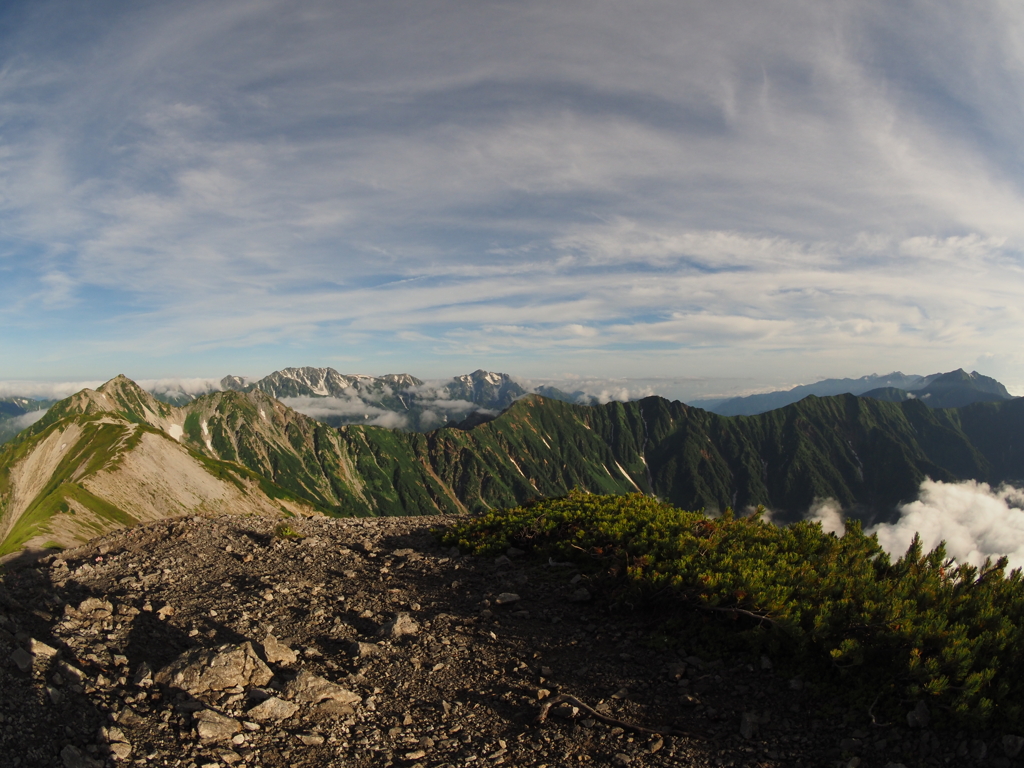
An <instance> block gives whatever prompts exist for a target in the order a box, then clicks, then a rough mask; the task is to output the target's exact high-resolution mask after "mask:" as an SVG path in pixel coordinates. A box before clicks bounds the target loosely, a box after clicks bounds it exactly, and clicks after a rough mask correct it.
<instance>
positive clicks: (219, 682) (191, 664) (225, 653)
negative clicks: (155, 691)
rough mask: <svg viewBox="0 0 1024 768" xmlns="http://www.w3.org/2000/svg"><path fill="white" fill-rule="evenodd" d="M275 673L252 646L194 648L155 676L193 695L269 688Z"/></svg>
mask: <svg viewBox="0 0 1024 768" xmlns="http://www.w3.org/2000/svg"><path fill="white" fill-rule="evenodd" d="M273 676H274V673H273V672H271V671H270V667H268V666H267V665H266V664H264V663H263V661H262V659H260V657H259V656H257V655H256V651H255V650H253V647H252V643H250V642H245V643H242V644H241V645H221V646H219V647H217V648H193V649H191V650H189V651H186V652H185V653H183V654H181V656H179V657H178V658H177V659H175V660H174V661H172V662H171V663H170V664H168V665H167V666H166V667H164V668H163V669H161V670H160V671H159V672H157V673H156V675H155V677H154V679H155V680H156V682H157V683H160V684H161V685H169V686H174V687H175V688H181V689H182V690H184V691H188V692H189V693H191V694H192V695H193V696H195V695H198V694H201V693H207V692H209V691H223V690H226V689H228V688H235V687H237V686H241V687H243V688H244V687H247V686H251V685H266V684H267V683H269V682H270V679H271V678H272V677H273Z"/></svg>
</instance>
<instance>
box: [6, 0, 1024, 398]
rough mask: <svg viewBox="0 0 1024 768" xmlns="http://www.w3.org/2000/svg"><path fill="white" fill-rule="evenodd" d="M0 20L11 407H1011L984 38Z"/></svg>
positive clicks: (997, 167) (594, 26) (761, 26)
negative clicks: (327, 393) (339, 377)
mask: <svg viewBox="0 0 1024 768" xmlns="http://www.w3.org/2000/svg"><path fill="white" fill-rule="evenodd" d="M13 8H14V10H13V11H12V12H11V13H10V15H9V17H8V21H9V23H6V24H5V25H4V31H3V32H2V33H0V40H2V42H3V47H2V50H4V52H5V53H4V54H3V55H2V56H0V115H2V117H0V278H2V279H0V317H2V318H3V320H4V323H5V327H7V328H11V329H14V331H15V332H12V333H11V334H10V336H9V337H7V338H3V339H0V354H2V355H3V358H4V359H5V361H7V363H8V365H10V366H12V369H14V370H15V371H16V372H17V374H18V375H21V376H29V377H40V376H42V375H44V374H45V375H51V376H52V375H53V374H54V372H56V371H58V370H59V368H60V366H61V365H64V366H65V367H67V368H70V370H68V371H67V372H66V373H65V374H64V375H65V376H74V375H81V376H83V377H95V378H103V377H107V376H108V375H111V372H112V371H115V370H121V369H132V370H133V371H134V372H135V375H137V376H138V375H141V377H143V378H145V377H150V378H154V377H158V376H160V375H162V374H164V373H167V372H170V369H174V370H175V371H176V372H180V373H181V374H184V375H190V374H191V373H195V374H196V375H198V374H199V373H203V372H210V373H216V374H217V375H221V374H223V373H226V372H228V371H227V370H218V369H216V368H214V369H213V370H210V366H213V365H218V366H220V365H225V366H226V365H229V364H230V365H231V366H233V368H234V370H236V371H239V370H240V371H242V372H247V373H251V374H255V373H260V372H266V371H268V370H272V369H274V368H278V367H282V366H283V365H285V364H291V363H295V362H300V363H307V362H308V363H320V362H325V363H330V362H332V361H333V360H334V359H335V357H336V356H338V355H344V356H345V357H346V359H348V360H351V361H352V363H353V364H352V366H351V367H352V368H357V369H366V368H372V369H376V370H379V371H383V370H384V369H392V368H394V367H396V366H393V365H391V362H392V361H393V360H400V361H402V362H401V364H400V365H399V366H397V367H400V368H402V369H406V370H409V369H415V370H416V371H417V372H419V373H421V375H427V376H430V375H442V374H450V373H452V372H454V371H455V370H463V369H465V370H469V369H472V368H474V367H477V366H479V365H482V366H485V367H489V368H496V369H506V370H518V371H521V372H523V373H524V374H527V375H535V376H544V375H551V373H552V372H553V371H554V370H564V367H565V366H564V365H563V364H562V363H563V361H568V362H570V363H571V364H572V365H573V366H574V367H575V368H576V371H577V373H579V374H583V375H593V376H598V377H600V376H603V377H615V376H617V375H618V374H619V372H620V370H621V369H622V368H624V367H625V368H628V369H629V370H631V371H633V372H634V373H635V374H636V375H638V376H655V377H656V376H676V377H678V376H685V375H690V374H692V373H693V372H694V371H695V369H699V371H700V374H701V375H707V376H717V377H722V378H736V377H740V378H743V377H746V376H748V375H750V368H751V367H756V369H757V375H758V376H760V377H762V379H763V380H764V381H766V382H768V381H772V380H779V379H780V378H785V379H787V380H790V381H791V380H793V379H794V378H797V379H804V380H806V379H811V378H814V377H815V376H818V375H826V376H828V375H861V374H863V373H865V372H868V371H871V370H881V369H883V368H885V369H893V368H903V369H914V370H919V371H920V372H931V371H933V370H946V369H950V368H954V367H958V366H960V365H965V366H969V365H971V364H972V361H979V360H980V361H983V362H984V361H990V362H992V364H993V365H995V366H996V367H997V368H999V370H998V371H996V370H992V371H991V372H993V373H998V374H999V375H1001V376H1004V377H1008V378H1009V379H1011V380H1015V381H1020V382H1024V361H1022V360H1021V359H1020V357H1019V356H1018V354H1017V352H1016V347H1017V346H1018V345H1017V340H1016V338H1015V334H1014V329H1015V328H1018V327H1020V321H1021V319H1022V318H1021V317H1020V310H1019V309H1018V304H1019V302H1018V301H1017V300H1016V298H1015V297H1019V296H1020V295H1021V289H1022V288H1024V285H1021V281H1022V280H1021V275H1022V264H1024V261H1022V256H1021V254H1022V250H1021V248H1022V244H1024V224H1022V223H1021V221H1022V220H1021V218H1020V216H1019V211H1020V210H1021V203H1022V202H1024V199H1022V190H1021V183H1020V178H1021V171H1022V170H1024V167H1022V161H1021V160H1020V159H1019V157H1018V155H1019V152H1018V151H1017V148H1018V147H1019V146H1020V141H1021V138H1022V136H1021V131H1022V128H1021V126H1022V125H1024V120H1022V118H1024V114H1022V110H1024V107H1022V106H1021V105H1024V98H1022V97H1024V43H1022V42H1021V41H1022V40H1024V15H1022V13H1021V11H1020V10H1018V9H1017V8H1016V6H1014V5H1012V4H1008V3H997V4H994V5H991V6H989V7H987V8H986V9H984V12H979V11H978V9H977V8H976V7H975V6H972V5H970V4H967V3H964V2H952V1H948V2H947V1H944V2H941V3H939V4H938V5H936V4H934V3H929V4H928V5H927V6H925V5H924V4H923V3H920V2H916V1H915V2H909V3H904V4H901V5H900V6H898V7H896V6H892V5H891V4H886V3H874V2H868V3H860V4H857V5H855V6H850V5H848V4H840V3H828V2H826V3H809V2H803V1H800V0H790V1H789V2H783V3H781V4H776V5H775V6H773V7H772V8H771V9H768V8H764V9H760V8H752V7H750V6H749V5H748V4H743V5H742V6H741V5H739V4H737V3H733V2H728V1H727V2H722V3H716V4H713V5H706V4H705V5H691V4H681V5H680V4H673V3H663V2H654V1H653V0H651V1H648V0H645V2H642V3H640V4H639V5H637V6H636V7H631V8H629V9H626V8H624V7H622V6H620V5H618V4H615V3H610V2H608V3H606V2H597V3H586V4H583V3H576V2H568V3H559V4H554V5H552V4H550V3H547V4H545V3H533V2H527V3H520V4H516V5H503V4H498V5H493V4H491V5H480V6H475V7H473V8H467V7H466V6H465V5H464V4H456V3H452V2H446V1H443V0H432V1H431V2H428V3H425V4H423V3H399V4H398V5H394V4H392V5H389V6H388V8H387V9H384V8H382V7H380V6H379V5H377V4H372V3H368V2H367V3H362V2H355V3H348V4H346V6H345V7H344V8H340V7H338V6H337V5H336V4H330V3H323V2H299V3H288V4H285V3H281V2H276V0H266V1H265V2H250V1H249V0H226V1H225V2H223V3H217V4H216V5H209V4H206V5H204V4H195V3H190V2H169V3H162V4H160V5H159V6H126V5H120V4H117V3H111V4H109V5H103V6H102V7H100V8H90V9H89V11H88V13H87V12H86V11H85V10H84V9H81V8H79V7H77V6H75V5H74V4H70V3H67V2H64V1H63V0H61V1H58V2H42V3H32V4H29V3H22V4H15V6H13ZM55 19H57V20H58V21H54V20H55ZM937 51H942V52H943V53H942V55H941V56H939V55H937V53H936V52H937ZM38 349H44V350H45V353H43V354H41V355H40V354H39V353H37V352H36V351H35V350H38ZM296 358H299V359H298V360H297V359H296ZM129 363H130V365H129ZM199 369H202V370H199Z"/></svg>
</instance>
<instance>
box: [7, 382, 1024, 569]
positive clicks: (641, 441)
mask: <svg viewBox="0 0 1024 768" xmlns="http://www.w3.org/2000/svg"><path fill="white" fill-rule="evenodd" d="M285 378H288V377H285ZM480 378H481V377H478V380H479V379H480ZM289 380H290V381H295V378H294V377H292V378H291V379H289ZM478 380H474V379H473V377H472V376H470V377H469V380H468V381H465V382H462V383H463V385H464V386H465V387H466V389H465V390H463V394H464V395H465V396H466V397H472V396H477V397H482V396H483V395H481V394H480V393H487V394H486V396H488V397H493V396H499V397H500V396H502V395H501V392H502V386H503V383H504V381H503V380H502V379H500V378H498V377H493V376H492V378H491V379H490V380H485V381H483V382H480V381H478ZM306 383H307V384H309V383H311V382H309V381H307V382H306ZM321 384H322V385H323V388H326V387H327V380H326V379H324V380H323V381H322V382H321ZM477 384H479V388H477ZM289 386H291V385H290V384H289ZM350 386H352V385H350ZM360 386H363V385H362V384H360ZM367 386H369V385H367ZM416 386H417V385H415V384H411V386H409V387H404V388H401V390H400V391H403V392H408V391H411V390H413V389H414V387H416ZM294 391H298V390H294ZM510 391H511V389H506V390H505V396H507V395H508V394H509V392H510ZM297 396H298V395H297ZM396 396H397V395H396ZM1022 427H1024V399H1011V400H1002V401H999V402H984V403H973V404H970V405H967V406H964V407H961V408H955V409H933V408H929V407H927V406H926V405H925V404H924V403H923V402H922V399H921V398H914V399H907V400H903V401H901V402H890V401H886V400H880V399H875V398H869V397H856V396H854V395H849V394H846V395H836V396H831V397H816V396H810V397H807V398H804V399H803V400H801V401H800V402H799V403H795V404H792V405H789V406H786V407H784V408H781V409H776V410H773V411H771V412H769V413H765V414H760V415H755V416H740V417H726V416H722V415H719V414H715V413H710V412H708V411H704V410H701V409H698V408H694V407H692V406H688V405H685V404H683V403H679V402H670V401H668V400H665V399H663V398H660V397H648V398H645V399H643V400H639V401H633V402H628V403H619V402H612V403H608V404H605V405H597V406H583V405H575V404H571V403H566V402H562V401H558V400H552V399H548V398H544V397H542V396H539V395H536V394H532V395H525V396H520V397H518V399H514V400H513V401H512V403H511V404H510V405H509V406H508V407H507V408H506V409H505V410H504V411H503V412H502V413H501V414H500V415H498V416H497V417H495V418H493V419H490V420H488V421H486V422H484V423H480V424H476V425H464V427H463V428H458V427H452V426H447V427H443V428H439V429H435V430H433V431H430V432H426V433H419V432H409V431H403V430H396V429H387V428H383V427H377V426H367V425H362V424H359V425H352V424H349V425H345V426H342V427H332V426H330V425H328V424H325V423H323V422H322V421H317V420H314V419H313V418H310V417H309V416H306V415H304V414H302V413H299V412H298V411H296V410H294V409H293V408H290V407H288V406H287V405H286V404H285V403H283V402H281V401H280V400H277V399H275V398H274V397H272V396H271V395H270V394H269V393H268V392H267V391H266V390H265V389H263V388H261V387H246V388H245V391H235V390H230V389H229V390H225V391H220V392H213V393H210V394H207V395H203V396H201V397H197V398H195V399H194V400H192V401H190V402H188V403H185V404H184V405H182V406H175V405H171V404H169V403H164V402H160V401H159V400H157V399H156V398H155V397H153V396H152V395H151V394H149V393H147V392H145V391H144V390H142V389H141V388H140V387H138V386H137V385H136V384H134V383H133V382H132V381H130V380H128V379H126V378H125V377H123V376H122V377H117V378H115V379H113V380H111V381H110V382H108V383H107V384H105V385H103V386H102V387H100V388H99V389H98V390H96V391H92V390H84V391H82V392H80V393H78V394H76V395H74V396H72V397H70V398H68V399H66V400H63V401H61V402H59V403H57V404H56V405H54V406H53V407H52V408H50V410H49V411H48V412H47V413H46V415H45V416H44V417H43V418H42V419H41V420H39V421H38V422H37V423H35V424H33V425H32V426H30V427H29V428H28V429H27V430H25V431H24V432H23V433H21V434H20V435H19V436H18V437H17V438H16V439H15V440H14V441H12V442H11V443H9V444H8V445H6V446H4V447H3V449H2V450H0V542H2V543H0V554H4V553H11V552H15V551H17V550H19V549H21V548H24V547H30V548H39V547H43V546H67V545H69V544H72V543H75V542H80V541H84V540H86V539H89V538H92V537H94V536H96V535H98V534H100V533H103V532H105V531H108V530H111V529H114V528H119V527H123V526H126V525H131V524H133V523H134V522H137V521H142V520H149V519H154V518H156V517H164V516H174V515H181V514H195V513H205V512H211V511H221V510H231V511H234V512H236V513H239V514H264V515H279V516H289V515H311V514H328V515H408V514H434V513H461V512H478V511H484V510H488V509H494V508H499V507H505V506H511V505H515V504H521V503H523V502H526V501H529V500H530V499H533V498H538V497H550V496H558V495H562V494H565V493H567V492H568V491H570V490H571V489H573V488H580V489H584V490H587V491H592V492H599V493H616V494H624V493H632V492H642V493H646V494H654V495H657V496H659V497H662V498H664V499H665V500H667V501H670V502H671V503H673V504H675V505H677V506H680V507H683V508H687V509H697V508H706V509H709V510H720V509H723V508H725V507H733V508H736V509H740V510H742V509H744V508H746V507H749V506H753V505H757V504H764V505H766V506H768V507H770V508H771V509H772V510H773V511H774V512H775V514H776V516H777V519H781V520H785V519H795V518H797V517H799V516H800V515H801V513H802V512H803V511H805V510H806V509H807V508H808V506H809V505H810V504H812V503H813V501H814V500H815V499H816V498H832V499H835V500H837V501H838V502H839V503H840V504H841V505H842V506H843V507H844V509H846V510H849V512H850V514H852V515H853V516H856V517H859V518H861V519H863V520H865V521H873V520H881V519H887V518H888V516H890V515H891V514H892V513H893V511H894V509H895V506H896V505H897V504H899V503H900V502H903V501H908V500H910V499H913V498H914V497H915V496H916V493H917V490H918V487H919V485H920V483H921V481H922V480H924V479H925V478H926V477H931V478H932V479H934V480H942V481H949V482H952V481H957V480H964V479H975V480H982V481H986V482H990V483H999V482H1003V481H1020V479H1021V478H1024V445H1022V444H1021V441H1020V438H1019V435H1020V434H1022Z"/></svg>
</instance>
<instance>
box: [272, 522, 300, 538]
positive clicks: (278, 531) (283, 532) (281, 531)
mask: <svg viewBox="0 0 1024 768" xmlns="http://www.w3.org/2000/svg"><path fill="white" fill-rule="evenodd" d="M274 535H275V536H277V538H279V539H301V538H302V534H301V533H299V532H298V531H296V530H295V529H294V528H292V527H291V526H290V525H288V523H280V524H278V526H277V528H275V529H274Z"/></svg>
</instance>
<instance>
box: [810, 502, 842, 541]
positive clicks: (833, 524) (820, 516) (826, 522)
mask: <svg viewBox="0 0 1024 768" xmlns="http://www.w3.org/2000/svg"><path fill="white" fill-rule="evenodd" d="M804 519H805V520H808V521H810V522H812V523H821V530H822V531H824V532H825V533H834V534H835V535H836V536H840V537H841V536H843V535H844V534H845V533H846V523H844V522H843V508H842V507H841V506H840V504H839V502H837V501H836V500H835V499H815V500H814V503H812V504H811V508H810V509H809V510H807V513H806V514H805V515H804Z"/></svg>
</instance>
